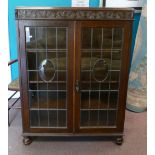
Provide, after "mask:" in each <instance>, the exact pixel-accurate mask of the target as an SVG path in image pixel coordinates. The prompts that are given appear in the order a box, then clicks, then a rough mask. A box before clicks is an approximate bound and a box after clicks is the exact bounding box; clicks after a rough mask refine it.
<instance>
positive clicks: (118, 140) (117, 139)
mask: <svg viewBox="0 0 155 155" xmlns="http://www.w3.org/2000/svg"><path fill="white" fill-rule="evenodd" d="M122 143H123V136H122V137H117V138H116V144H117V145H122Z"/></svg>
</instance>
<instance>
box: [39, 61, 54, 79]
mask: <svg viewBox="0 0 155 155" xmlns="http://www.w3.org/2000/svg"><path fill="white" fill-rule="evenodd" d="M39 76H40V78H41V79H42V80H43V81H52V80H53V79H54V76H55V67H54V64H53V62H52V61H51V60H49V59H45V60H43V61H42V62H41V63H40V65H39Z"/></svg>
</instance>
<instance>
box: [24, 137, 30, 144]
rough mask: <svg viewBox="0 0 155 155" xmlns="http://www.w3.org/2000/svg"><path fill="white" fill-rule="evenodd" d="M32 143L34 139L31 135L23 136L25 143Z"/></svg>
mask: <svg viewBox="0 0 155 155" xmlns="http://www.w3.org/2000/svg"><path fill="white" fill-rule="evenodd" d="M31 143H32V139H31V138H30V137H23V144H24V145H29V144H31Z"/></svg>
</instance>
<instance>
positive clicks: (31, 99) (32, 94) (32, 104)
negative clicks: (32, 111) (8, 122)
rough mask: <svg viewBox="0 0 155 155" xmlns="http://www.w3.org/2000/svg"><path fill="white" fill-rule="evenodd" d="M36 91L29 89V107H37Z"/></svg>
mask: <svg viewBox="0 0 155 155" xmlns="http://www.w3.org/2000/svg"><path fill="white" fill-rule="evenodd" d="M37 95H38V93H37V92H36V91H29V107H30V108H38V106H39V104H38V97H37Z"/></svg>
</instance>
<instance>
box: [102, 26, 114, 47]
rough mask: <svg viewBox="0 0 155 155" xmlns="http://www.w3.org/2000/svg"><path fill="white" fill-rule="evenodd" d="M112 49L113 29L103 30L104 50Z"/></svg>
mask: <svg viewBox="0 0 155 155" xmlns="http://www.w3.org/2000/svg"><path fill="white" fill-rule="evenodd" d="M111 47H112V29H110V28H109V29H108V28H104V29H103V47H102V48H103V49H111Z"/></svg>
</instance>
